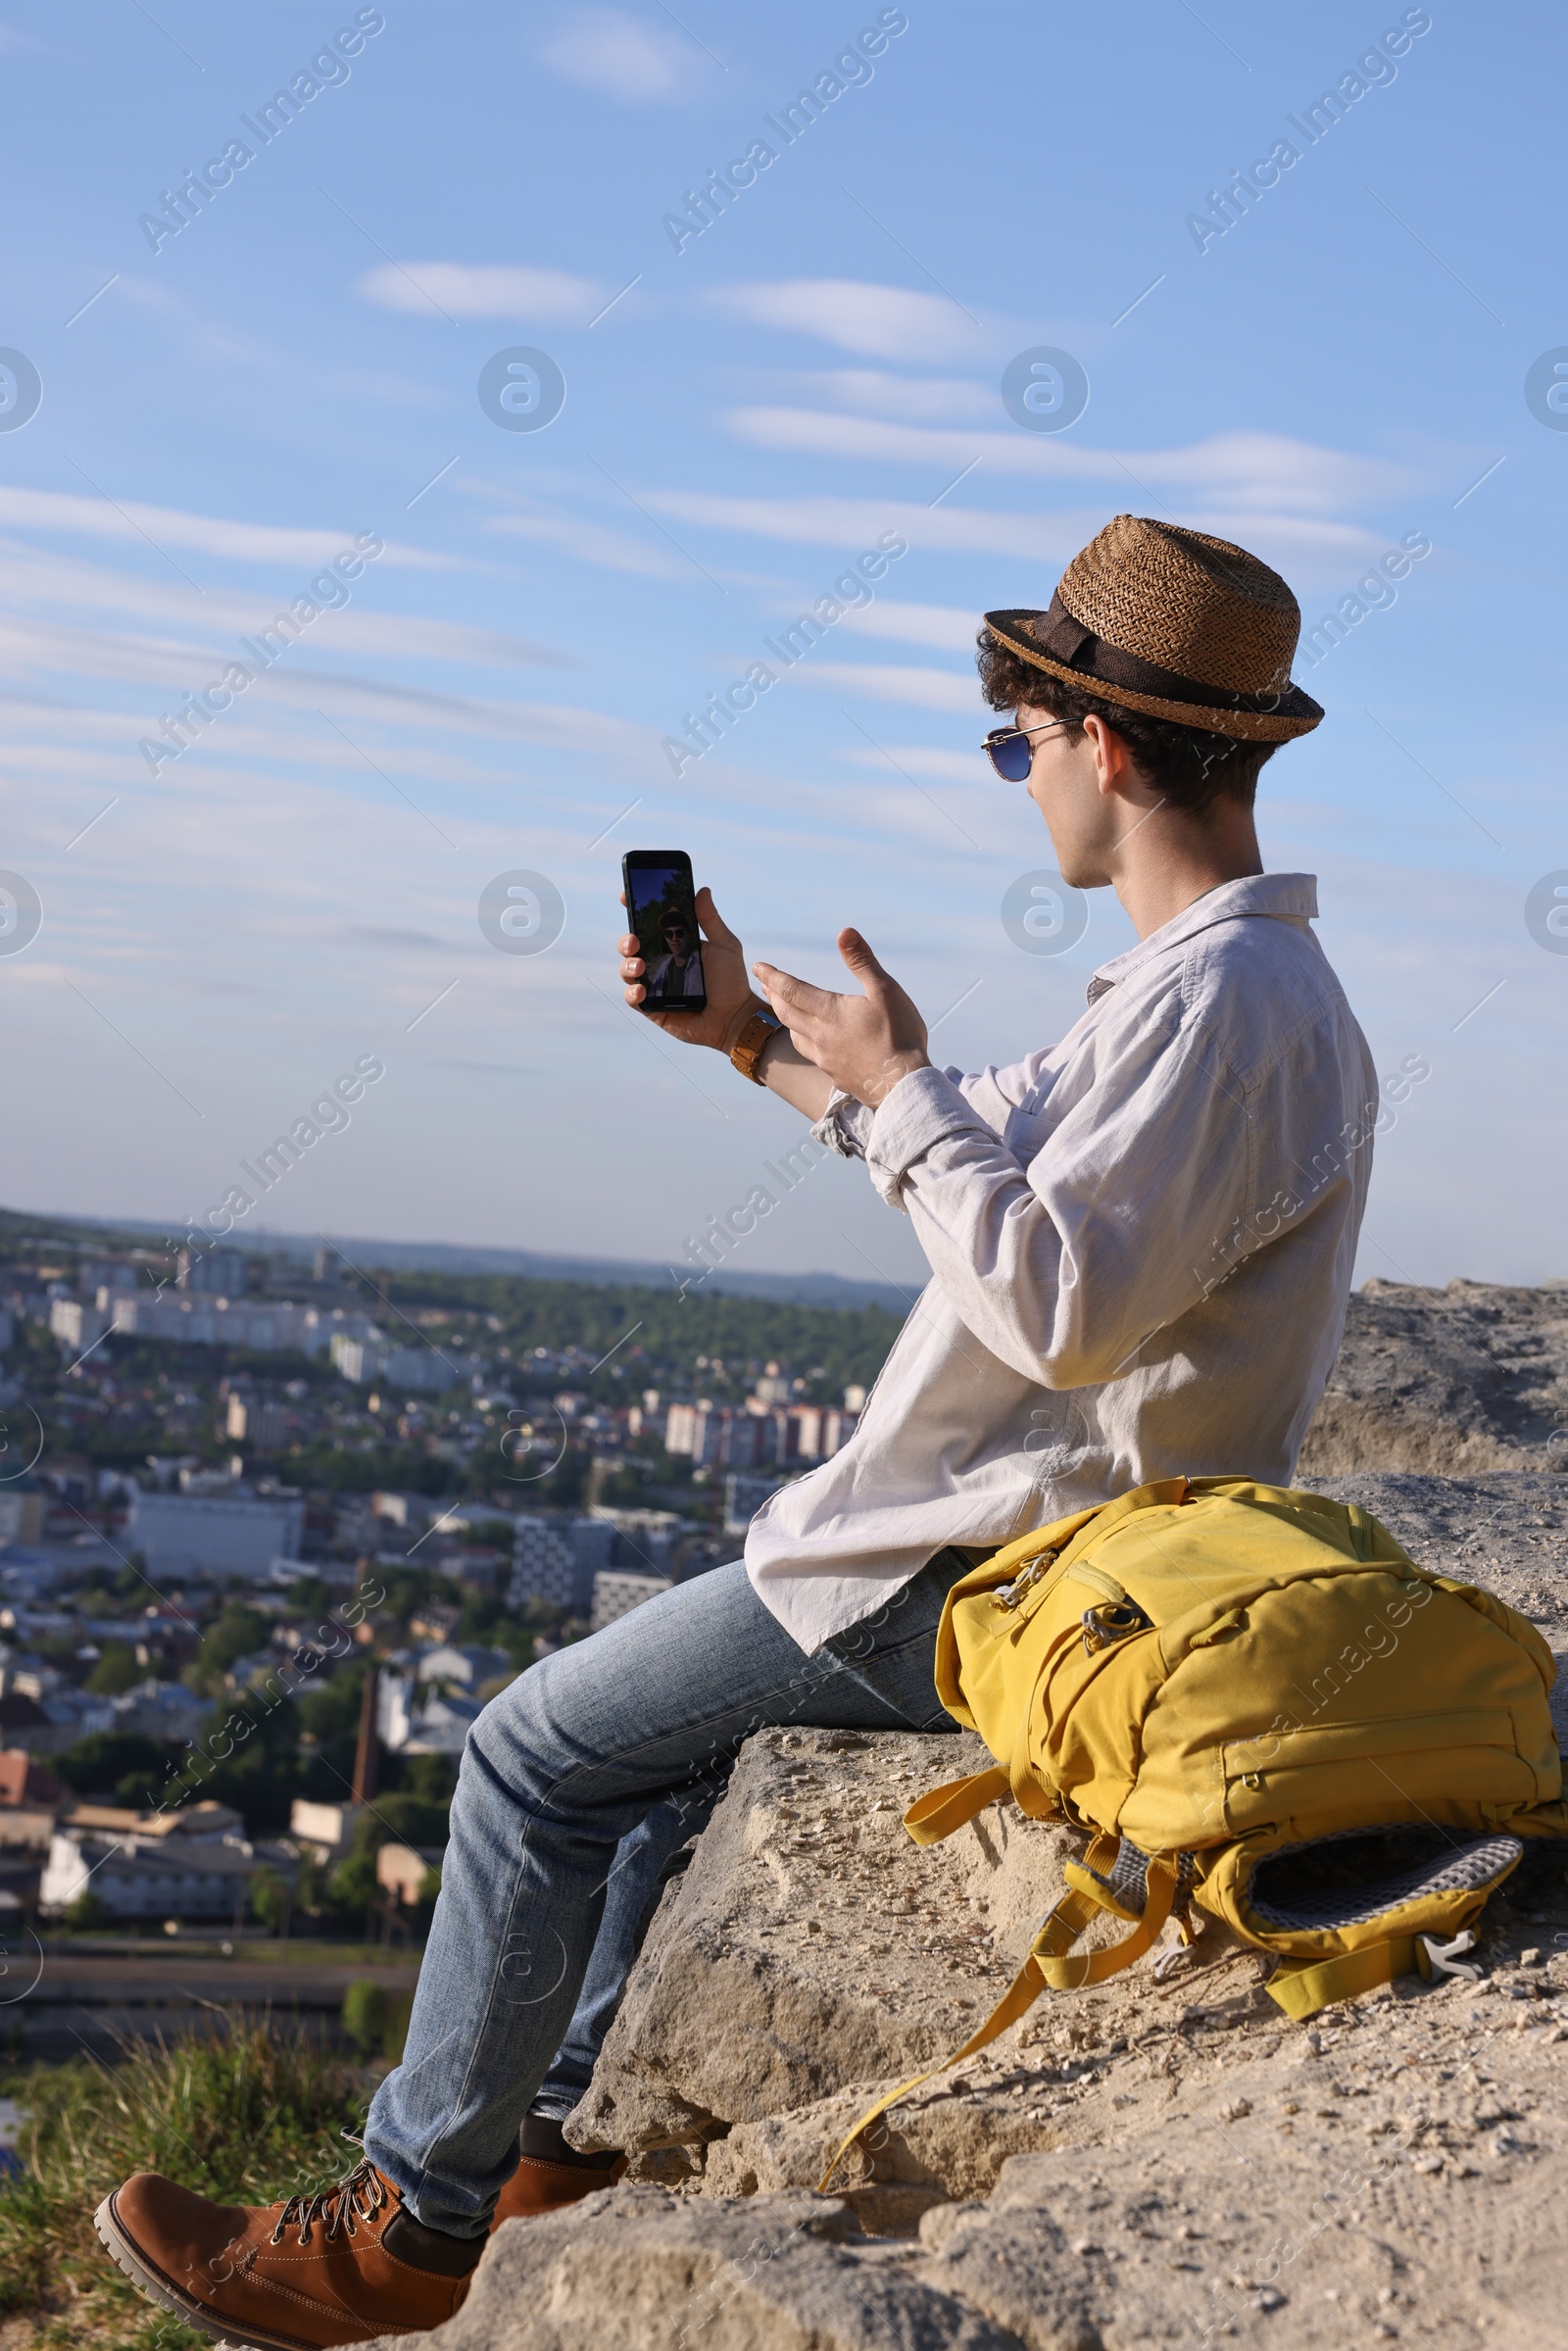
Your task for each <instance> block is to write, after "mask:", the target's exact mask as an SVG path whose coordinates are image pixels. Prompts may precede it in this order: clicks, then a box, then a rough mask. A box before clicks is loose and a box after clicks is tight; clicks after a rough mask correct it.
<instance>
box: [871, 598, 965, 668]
mask: <svg viewBox="0 0 1568 2351" xmlns="http://www.w3.org/2000/svg"><path fill="white" fill-rule="evenodd" d="M841 625H842V626H843V627H845V628H848V629H853V630H855V631H856V633H857V634H858V635H859V636H863V637H892V638H895V639H896V640H897V641H898V642H899V643H900V644H903V645H929V646H930V647H931V648H932V650H933V651H934V652H937V653H967V654H972V653H973V651H974V641H975V637H976V635H977V634H978V632H979V628H980V615H979V613H978V612H965V611H964V609H963V607H962V606H961V605H948V604H886V603H884V602H883V601H882V600H881V599H880V598H878V600H877V602H876V603H875V604H865V605H860V606H858V608H857V609H856V610H855V611H854V612H846V613H845V615H844V619H843V621H842V623H841Z"/></svg>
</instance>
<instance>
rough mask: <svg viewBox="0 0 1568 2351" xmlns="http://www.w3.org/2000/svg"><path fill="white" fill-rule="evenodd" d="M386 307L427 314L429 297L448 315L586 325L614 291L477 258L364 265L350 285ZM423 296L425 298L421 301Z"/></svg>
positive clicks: (592, 281)
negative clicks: (465, 260) (371, 267)
mask: <svg viewBox="0 0 1568 2351" xmlns="http://www.w3.org/2000/svg"><path fill="white" fill-rule="evenodd" d="M354 290H355V292H356V293H357V294H358V295H359V296H360V297H361V299H362V300H363V301H366V302H373V303H375V304H377V305H378V307H379V308H380V309H382V310H386V311H412V312H414V313H415V314H416V315H417V316H418V317H419V318H429V317H430V316H431V315H432V314H431V310H430V301H434V302H435V303H437V304H438V305H439V307H440V308H441V309H442V310H444V311H447V312H449V313H450V314H451V316H452V317H453V318H514V319H516V320H518V321H519V322H521V323H523V324H528V323H530V322H532V323H536V324H538V325H540V326H586V325H587V323H588V320H589V319H590V318H592V317H593V315H594V312H595V311H596V310H598V308H599V307H600V305H601V303H603V302H604V301H605V299H606V297H607V296H608V295H610V294H612V293H613V291H614V288H613V286H602V285H601V284H600V283H599V281H598V279H597V278H593V277H573V276H571V275H569V274H568V272H567V271H566V270H564V269H533V268H528V267H526V266H524V265H521V264H517V265H512V264H507V263H483V262H403V263H388V264H386V265H385V266H384V267H383V268H381V269H367V270H366V272H365V274H364V276H363V277H362V278H361V279H360V280H359V283H358V284H357V285H356V287H355V289H354ZM426 295H428V296H429V298H430V300H429V301H427V300H426V299H425V297H426Z"/></svg>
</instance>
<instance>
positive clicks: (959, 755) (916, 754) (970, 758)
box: [839, 742, 997, 784]
mask: <svg viewBox="0 0 1568 2351" xmlns="http://www.w3.org/2000/svg"><path fill="white" fill-rule="evenodd" d="M839 757H840V759H848V760H849V762H850V764H851V765H852V766H854V767H869V768H871V769H872V771H873V772H874V773H875V774H877V775H880V776H882V777H884V778H885V777H886V775H887V772H888V768H889V766H890V764H892V765H895V766H899V767H902V768H903V769H904V770H905V772H906V773H907V774H908V775H924V776H929V777H930V778H931V781H932V782H933V783H942V784H984V783H986V782H987V781H988V780H989V781H990V782H992V783H995V782H996V780H997V779H996V777H995V776H994V775H993V774H992V771H991V767H990V764H989V762H988V761H987V759H986V757H985V754H984V753H983V752H982V751H981V750H980V748H979V745H978V742H977V743H976V746H975V749H974V750H973V751H936V750H934V749H933V748H932V746H931V745H930V744H929V743H890V744H888V745H887V747H886V749H885V750H883V749H881V748H878V749H876V750H871V749H869V748H867V746H866V745H864V744H861V745H860V746H859V748H858V749H857V750H853V751H841V752H840V754H839Z"/></svg>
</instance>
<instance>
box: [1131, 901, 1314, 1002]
mask: <svg viewBox="0 0 1568 2351" xmlns="http://www.w3.org/2000/svg"><path fill="white" fill-rule="evenodd" d="M1316 912H1317V876H1316V874H1315V873H1248V874H1244V875H1243V876H1242V877H1241V879H1240V880H1239V881H1234V882H1221V884H1220V885H1219V888H1218V889H1217V890H1205V891H1204V893H1203V895H1202V897H1201V898H1195V899H1194V901H1193V903H1192V905H1191V906H1183V908H1182V910H1181V912H1180V913H1179V914H1173V915H1172V916H1171V919H1170V920H1169V922H1164V923H1161V924H1160V927H1159V929H1158V930H1157V931H1151V932H1150V934H1149V937H1148V938H1147V939H1140V940H1139V942H1138V944H1137V946H1136V947H1129V948H1128V949H1127V950H1126V951H1125V952H1124V953H1123V954H1122V955H1112V957H1111V959H1110V961H1109V962H1108V963H1102V964H1101V966H1100V968H1099V970H1098V971H1097V972H1096V973H1095V976H1094V978H1093V979H1092V980H1091V981H1090V983H1089V1002H1090V1003H1091V1004H1098V1003H1099V1001H1100V999H1101V998H1102V997H1103V995H1104V994H1105V992H1106V990H1107V989H1109V988H1114V987H1115V986H1116V984H1117V982H1118V981H1119V980H1124V979H1127V978H1128V977H1130V975H1131V974H1132V973H1133V972H1135V971H1138V970H1141V969H1142V967H1143V965H1144V964H1145V963H1149V962H1152V960H1153V958H1154V957H1155V956H1156V955H1167V954H1168V953H1169V952H1170V950H1171V949H1172V948H1173V947H1184V946H1185V945H1186V943H1187V941H1188V940H1189V939H1192V938H1195V937H1196V936H1197V934H1198V933H1199V932H1200V931H1206V930H1210V929H1212V928H1213V926H1214V924H1215V923H1216V922H1230V921H1232V920H1234V919H1235V917H1236V916H1237V915H1239V914H1269V915H1272V916H1273V917H1274V919H1275V920H1276V921H1278V922H1295V923H1307V922H1310V921H1311V920H1312V918H1313V916H1314V915H1315V914H1316Z"/></svg>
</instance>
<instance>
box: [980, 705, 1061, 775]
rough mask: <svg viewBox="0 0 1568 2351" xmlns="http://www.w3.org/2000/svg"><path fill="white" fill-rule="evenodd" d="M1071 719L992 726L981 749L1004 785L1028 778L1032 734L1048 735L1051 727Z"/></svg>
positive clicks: (1032, 753) (1031, 760) (1031, 752)
mask: <svg viewBox="0 0 1568 2351" xmlns="http://www.w3.org/2000/svg"><path fill="white" fill-rule="evenodd" d="M1072 723H1073V721H1072V720H1071V719H1070V718H1053V719H1052V720H1051V723H1050V725H1048V726H994V727H993V728H992V730H991V732H990V734H989V735H987V737H986V739H985V741H984V742H983V743H982V744H981V746H980V748H981V750H982V751H983V752H984V753H985V755H986V758H987V759H989V760H990V761H991V764H992V766H993V767H994V768H995V769H996V771H997V773H998V774H999V775H1000V776H1001V778H1002V780H1003V782H1004V783H1005V784H1021V783H1025V782H1027V780H1028V776H1029V770H1030V768H1031V766H1032V765H1033V764H1034V756H1035V751H1034V745H1033V744H1032V743H1031V742H1030V740H1029V738H1030V736H1031V735H1049V734H1050V733H1051V731H1052V728H1053V727H1058V726H1071V725H1072Z"/></svg>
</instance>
